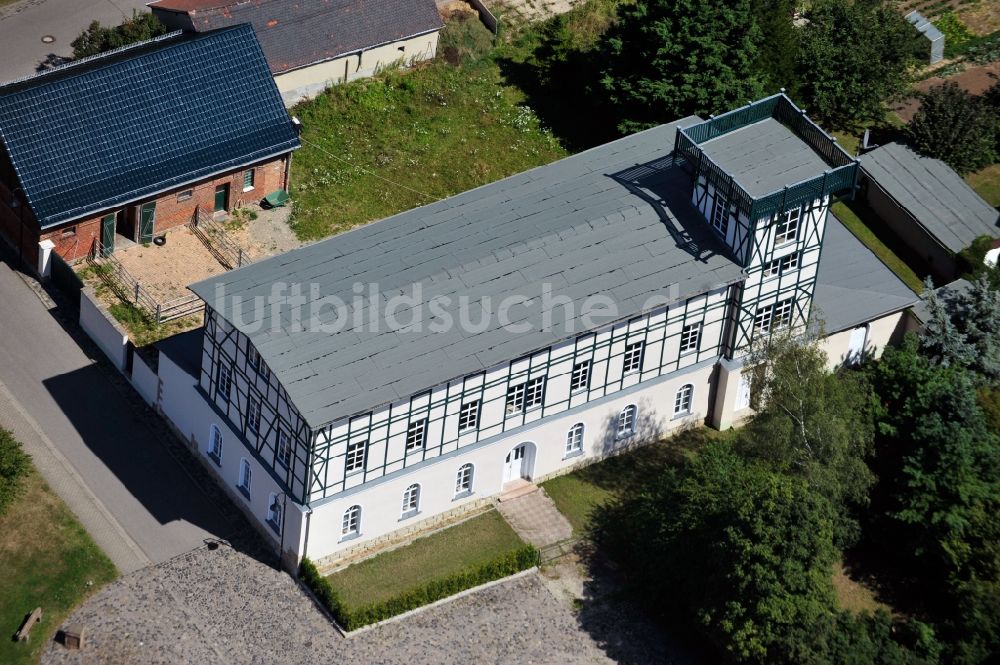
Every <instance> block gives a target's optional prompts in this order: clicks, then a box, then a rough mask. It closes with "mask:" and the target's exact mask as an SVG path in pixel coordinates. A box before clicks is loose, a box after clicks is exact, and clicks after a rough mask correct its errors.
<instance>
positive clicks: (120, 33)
mask: <svg viewBox="0 0 1000 665" xmlns="http://www.w3.org/2000/svg"><path fill="white" fill-rule="evenodd" d="M165 34H167V28H166V26H165V25H163V24H162V23H160V20H159V19H158V18H156V17H155V16H153V15H152V14H150V13H147V12H143V13H139V12H136V11H133V12H132V18H127V19H125V20H124V21H122V22H121V24H120V25H116V26H114V27H111V28H105V27H104V26H103V25H101V24H100V23H99V22H98V21H94V22H93V23H91V24H90V26H88V27H87V29H86V30H84V31H83V32H82V33H81V34H80V36H79V37H77V38H76V39H74V40H73V42H72V43H71V44H70V46H72V47H73V58H75V59H79V58H85V57H87V56H91V55H97V54H98V53H104V52H105V51H111V50H113V49H116V48H121V47H122V46H128V45H129V44H135V43H136V42H142V41H146V40H147V39H152V38H154V37H159V36H160V35H165Z"/></svg>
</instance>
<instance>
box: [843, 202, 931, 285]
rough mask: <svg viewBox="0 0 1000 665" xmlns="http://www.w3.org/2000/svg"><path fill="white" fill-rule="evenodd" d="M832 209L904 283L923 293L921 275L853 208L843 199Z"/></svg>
mask: <svg viewBox="0 0 1000 665" xmlns="http://www.w3.org/2000/svg"><path fill="white" fill-rule="evenodd" d="M830 209H831V210H832V211H833V214H834V215H836V216H837V218H838V219H839V220H840V221H841V222H843V223H844V226H846V227H847V228H848V229H849V230H850V231H851V233H853V234H854V235H855V236H856V237H857V238H858V240H860V241H861V242H862V243H863V244H864V245H865V247H867V248H868V249H870V250H871V251H872V252H873V253H874V254H875V256H877V257H878V258H879V259H881V260H882V262H883V263H885V264H886V265H887V266H888V267H889V269H890V270H892V271H893V272H894V273H896V276H897V277H899V278H900V279H901V280H903V283H905V284H906V285H907V286H908V287H910V288H911V289H913V291H914V292H915V293H921V292H922V291H923V290H924V282H923V280H922V279H920V277H919V275H917V273H916V272H914V270H913V269H912V268H911V267H910V266H909V265H907V263H906V262H905V261H903V260H902V259H901V258H899V256H897V255H896V253H895V252H893V251H892V250H891V249H889V247H888V246H887V245H886V244H885V243H884V242H882V241H881V240H880V239H879V237H878V236H877V235H875V232H874V231H872V230H871V228H869V226H868V225H867V224H865V222H864V221H862V219H861V218H860V217H859V216H858V215H857V213H856V212H855V211H854V210H853V209H851V208H848V207H847V205H846V204H845V203H844V202H843V201H838V202H837V203H834V204H833V206H831V208H830Z"/></svg>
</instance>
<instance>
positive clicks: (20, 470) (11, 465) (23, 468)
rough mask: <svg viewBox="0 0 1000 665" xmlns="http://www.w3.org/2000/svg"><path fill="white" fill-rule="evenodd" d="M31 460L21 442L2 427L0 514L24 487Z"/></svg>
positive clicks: (0, 439) (0, 435) (0, 430)
mask: <svg viewBox="0 0 1000 665" xmlns="http://www.w3.org/2000/svg"><path fill="white" fill-rule="evenodd" d="M30 460H31V458H30V457H28V454H27V453H25V452H24V451H23V450H22V449H21V442H20V441H18V440H17V439H15V438H14V435H13V434H11V433H10V432H8V431H7V430H5V429H3V428H2V427H0V515H3V514H4V513H5V512H6V511H7V507H8V506H9V505H10V504H11V502H13V501H14V499H16V498H17V497H18V496H19V495H20V494H21V491H22V490H23V489H24V485H23V483H22V481H23V480H24V477H25V476H26V475H28V471H29V470H30V469H31V463H30Z"/></svg>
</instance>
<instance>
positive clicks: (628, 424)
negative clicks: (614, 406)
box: [618, 404, 639, 438]
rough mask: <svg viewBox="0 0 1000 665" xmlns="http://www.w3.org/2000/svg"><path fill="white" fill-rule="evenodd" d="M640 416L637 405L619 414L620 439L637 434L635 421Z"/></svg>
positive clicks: (627, 407) (632, 405) (630, 406)
mask: <svg viewBox="0 0 1000 665" xmlns="http://www.w3.org/2000/svg"><path fill="white" fill-rule="evenodd" d="M638 414H639V409H637V408H636V407H635V404H629V405H628V406H626V407H625V408H624V409H622V412H621V413H619V414H618V438H623V437H626V436H632V435H633V434H635V420H636V416H637V415H638Z"/></svg>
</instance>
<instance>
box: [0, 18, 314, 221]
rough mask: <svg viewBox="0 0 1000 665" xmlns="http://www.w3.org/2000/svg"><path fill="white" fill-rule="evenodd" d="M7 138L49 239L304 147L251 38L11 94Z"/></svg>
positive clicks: (177, 38) (122, 55)
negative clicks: (95, 217) (130, 205)
mask: <svg viewBox="0 0 1000 665" xmlns="http://www.w3.org/2000/svg"><path fill="white" fill-rule="evenodd" d="M0 138H2V140H3V143H4V144H5V145H6V149H7V152H8V154H9V155H10V158H11V162H12V163H13V165H14V168H15V170H16V172H17V176H18V179H19V180H20V182H21V187H22V188H23V190H24V194H25V196H26V197H27V199H28V203H29V204H30V206H31V209H32V210H33V211H34V213H35V217H36V218H37V219H38V222H39V225H40V226H41V227H42V228H46V227H50V226H54V225H56V224H59V223H61V222H65V221H68V220H71V219H76V218H79V217H82V216H84V215H86V214H88V213H96V212H98V211H101V210H106V209H108V208H113V207H116V206H119V205H122V204H124V203H127V202H129V201H135V200H137V199H140V198H142V197H144V196H148V195H150V194H153V193H156V192H160V191H163V190H166V189H170V188H172V187H177V186H180V185H183V184H186V183H189V182H194V181H196V180H199V179H201V178H204V177H206V176H208V175H210V174H213V173H218V172H220V171H224V170H228V169H236V168H239V167H240V166H242V165H245V164H251V163H253V162H255V161H258V160H261V159H264V158H266V157H270V156H273V155H277V154H281V153H284V152H288V151H290V150H293V149H295V148H297V147H298V146H299V139H298V136H297V134H296V132H295V129H294V127H293V126H292V123H291V120H290V118H289V117H288V112H287V111H286V110H285V106H284V104H283V103H282V101H281V95H279V94H278V89H277V87H276V86H275V84H274V80H273V79H272V77H271V74H270V72H269V71H268V68H267V63H266V62H265V61H264V56H263V54H262V53H261V50H260V47H259V46H258V45H257V40H256V39H255V38H254V35H253V30H251V29H250V27H249V26H236V27H233V28H228V29H226V30H219V31H216V32H211V33H205V34H197V35H181V34H179V33H176V34H172V35H170V36H166V37H163V38H160V39H156V40H152V41H149V42H143V43H141V44H137V45H133V46H130V47H127V48H124V49H120V50H118V51H112V52H110V53H106V54H104V55H99V56H95V57H93V58H88V59H85V60H81V61H78V62H75V63H71V64H69V65H65V66H63V67H60V68H57V69H55V70H52V71H49V72H46V73H43V74H39V75H36V76H32V77H30V78H27V79H22V80H20V81H16V82H13V83H9V84H6V85H4V86H2V87H0Z"/></svg>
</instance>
